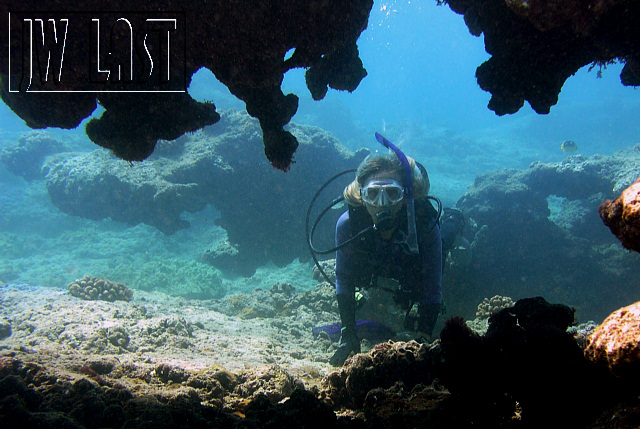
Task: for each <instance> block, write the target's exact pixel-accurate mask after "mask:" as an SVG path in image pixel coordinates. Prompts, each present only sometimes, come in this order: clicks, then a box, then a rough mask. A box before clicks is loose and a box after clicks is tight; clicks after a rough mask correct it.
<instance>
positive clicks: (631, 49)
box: [439, 0, 640, 115]
mask: <svg viewBox="0 0 640 429" xmlns="http://www.w3.org/2000/svg"><path fill="white" fill-rule="evenodd" d="M439 1H440V2H442V3H447V4H448V5H449V7H450V8H451V9H452V10H453V11H454V12H456V13H458V14H461V15H464V21H465V23H466V24H467V27H469V31H470V32H471V34H473V35H475V36H480V34H482V33H484V40H485V49H486V51H487V52H488V53H489V54H491V58H490V59H489V60H487V61H486V62H485V63H483V64H482V65H481V66H480V67H478V69H477V70H476V78H477V80H478V84H479V85H480V87H481V88H482V89H484V90H485V91H488V92H490V93H491V94H492V97H491V100H490V101H489V109H491V110H493V111H495V112H496V114H498V115H504V114H507V113H515V112H517V111H518V110H520V108H521V107H522V106H523V105H524V102H525V100H526V101H528V102H529V104H530V105H531V107H532V108H533V110H535V111H536V112H537V113H541V114H546V113H549V111H550V108H551V106H553V105H555V104H556V103H557V102H558V94H559V93H560V90H561V89H562V86H563V85H564V82H565V81H566V80H567V79H568V78H569V77H570V76H572V75H573V74H574V73H575V72H576V71H578V69H580V68H581V67H583V66H585V65H588V64H593V65H594V66H600V67H606V65H607V64H609V63H611V62H613V61H620V62H621V63H623V64H625V66H624V68H623V69H622V72H621V75H620V79H621V81H622V84H623V85H628V86H638V85H640V33H639V32H638V31H639V30H638V29H639V28H640V3H638V2H637V1H633V0H604V1H596V0H588V1H582V0H570V1H566V0H551V1H549V0H439Z"/></svg>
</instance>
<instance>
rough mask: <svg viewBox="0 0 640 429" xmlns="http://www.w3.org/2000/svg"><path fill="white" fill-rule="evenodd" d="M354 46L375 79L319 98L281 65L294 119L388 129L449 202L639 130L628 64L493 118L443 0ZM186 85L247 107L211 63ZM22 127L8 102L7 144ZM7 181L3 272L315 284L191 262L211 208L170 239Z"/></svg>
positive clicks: (3, 120)
mask: <svg viewBox="0 0 640 429" xmlns="http://www.w3.org/2000/svg"><path fill="white" fill-rule="evenodd" d="M358 46H359V49H360V58H361V59H362V61H363V63H364V66H365V68H366V69H367V71H368V76H367V77H366V78H365V79H364V80H363V81H362V82H361V84H360V86H359V87H358V88H357V89H356V90H355V91H354V92H353V93H348V92H338V91H334V90H330V91H329V93H328V95H327V96H326V98H325V99H324V100H322V101H313V100H312V99H311V97H310V95H309V92H308V90H307V89H306V86H305V85H304V72H305V70H292V71H289V72H288V73H287V74H286V76H285V80H284V83H283V85H282V87H283V91H284V92H285V93H289V92H292V93H295V94H297V95H298V96H299V97H300V105H299V111H298V113H297V115H296V116H294V118H293V122H298V123H303V124H309V125H317V126H320V127H322V128H324V129H326V130H328V131H330V132H332V133H333V134H334V135H335V136H336V137H338V138H339V139H340V140H341V141H342V142H343V143H344V144H345V145H346V146H347V147H349V148H350V149H357V148H358V147H363V146H364V147H369V148H371V149H373V150H378V149H380V147H379V145H378V144H377V142H376V141H375V139H374V138H373V133H374V132H375V131H379V132H382V133H383V134H385V135H386V137H388V138H389V139H390V140H392V141H394V142H395V143H396V144H398V145H399V146H400V147H401V148H402V149H403V150H404V151H405V152H406V153H407V154H408V155H410V156H413V157H414V158H416V159H418V160H420V161H422V162H423V164H424V165H425V166H426V167H427V169H428V170H429V172H430V177H431V182H432V190H433V193H434V194H436V195H438V196H440V197H441V198H442V199H443V201H444V202H445V204H447V205H453V204H455V201H456V200H457V199H458V198H459V197H460V196H461V195H462V194H463V193H464V191H465V190H466V188H467V186H469V185H470V184H471V183H472V182H473V179H474V177H475V175H476V174H478V173H482V172H486V171H490V170H494V169H498V168H505V167H508V168H527V166H528V165H529V164H530V163H531V162H533V161H545V162H551V161H559V160H561V159H563V158H564V157H565V156H566V154H564V153H563V152H562V151H561V150H560V144H561V143H562V142H563V141H564V140H574V141H575V142H577V144H578V148H579V150H578V153H580V154H584V155H587V156H589V155H593V154H596V153H600V154H612V153H614V152H617V151H620V150H622V149H625V148H628V147H631V146H633V145H635V144H636V143H638V142H639V141H640V139H639V138H638V136H639V135H640V121H638V120H637V118H638V117H640V97H638V95H639V94H638V90H637V89H633V88H630V87H624V86H622V84H621V83H620V80H619V74H620V70H621V68H622V66H620V65H611V66H608V67H607V69H606V70H603V73H602V78H597V76H596V70H597V69H594V70H593V71H591V72H589V71H588V70H587V69H588V67H585V68H583V69H581V70H579V71H578V72H577V73H576V75H575V76H573V77H572V78H570V79H569V80H568V81H567V82H566V84H565V85H564V87H563V88H562V92H561V94H560V98H559V102H558V104H557V105H556V106H553V107H552V108H551V113H550V114H548V115H538V114H536V113H535V112H534V111H533V110H532V109H531V108H530V107H529V106H528V104H525V106H524V107H523V108H522V109H521V110H520V111H519V112H518V113H516V114H514V115H507V116H503V117H498V116H496V115H495V114H494V113H493V112H492V111H490V110H489V109H488V108H487V107H486V106H487V103H488V101H489V98H490V94H489V93H486V92H484V91H482V90H481V89H480V88H479V87H478V85H477V83H476V81H475V70H476V67H478V66H479V65H480V64H481V63H482V62H483V61H485V60H486V59H487V58H488V57H489V56H488V54H486V52H485V51H484V41H483V38H482V37H479V38H478V37H474V36H472V35H471V34H469V32H468V30H467V28H466V26H465V24H464V22H463V18H462V16H460V15H457V14H455V13H453V12H452V11H451V10H450V9H449V8H448V7H446V6H441V7H440V6H436V5H435V2H430V1H429V2H425V1H410V2H409V1H391V2H382V1H376V2H375V4H374V7H373V10H372V12H371V16H370V20H369V26H368V28H367V29H366V30H365V31H364V32H363V34H362V36H361V37H360V39H359V41H358ZM190 93H191V94H192V96H193V97H194V98H196V99H199V100H212V101H214V103H215V104H216V106H217V108H218V110H226V109H230V108H236V109H243V108H244V105H243V103H242V102H240V101H239V100H237V99H235V98H234V97H233V96H232V95H230V93H229V91H228V90H227V89H226V87H224V86H223V85H221V84H220V83H219V82H217V81H216V80H215V78H214V77H213V75H212V74H211V73H210V72H208V71H206V70H201V71H200V72H198V74H197V75H196V76H195V77H194V79H193V82H192V85H191V87H190ZM99 114H100V112H99V111H98V112H94V115H99ZM84 123H86V121H85V122H84ZM84 123H83V124H82V125H81V126H80V127H78V129H76V130H55V129H50V130H48V131H49V132H51V133H52V134H54V135H55V136H56V138H58V139H59V140H61V141H74V142H76V144H77V146H76V147H77V148H82V150H93V149H95V148H97V147H96V146H95V145H92V144H91V143H90V142H89V141H88V139H87V138H86V135H85V134H84ZM26 131H29V129H28V127H26V126H25V125H24V123H23V121H22V120H21V119H20V118H18V117H17V116H16V115H15V114H14V113H13V112H11V110H10V109H8V108H7V106H5V105H4V104H0V149H2V148H3V147H6V146H9V145H11V144H15V141H16V139H17V138H18V137H19V136H20V134H22V133H24V132H26ZM302 167H303V166H301V165H299V164H296V165H294V166H293V168H302ZM0 181H1V184H0V186H1V187H0V201H2V205H3V210H2V213H1V214H0V255H1V256H0V281H4V282H7V283H27V284H39V285H45V286H57V287H64V286H66V284H67V283H68V282H70V281H72V280H73V279H74V278H76V277H82V276H83V275H85V274H90V275H101V276H105V277H108V276H109V275H118V276H120V277H119V279H118V281H122V282H126V281H127V279H129V280H130V281H131V282H138V283H139V284H143V285H144V288H154V285H155V287H156V288H159V289H163V288H164V289H168V290H169V289H171V287H175V284H176V283H178V284H182V287H183V289H185V288H187V289H188V288H197V287H198V286H197V285H198V284H201V283H203V282H209V283H215V284H217V285H219V286H220V287H222V288H225V290H233V289H234V288H235V289H241V288H248V287H252V286H249V285H256V284H258V285H265V284H271V283H273V282H274V281H276V280H278V281H289V280H288V279H286V278H284V279H283V276H290V277H292V278H294V280H295V281H297V282H298V284H302V285H305V287H308V286H309V285H310V284H312V282H311V280H309V279H307V278H306V277H305V276H306V275H307V272H308V266H306V265H304V264H297V263H294V264H293V265H292V266H290V267H288V268H287V269H286V270H284V271H277V270H276V269H275V268H274V267H265V268H264V269H263V270H259V272H258V273H257V274H256V276H257V277H256V278H255V279H254V280H253V281H245V280H242V279H234V278H228V277H226V276H225V275H223V274H221V273H219V272H217V271H215V270H214V269H213V268H212V267H209V266H203V265H201V264H198V263H197V262H195V259H196V258H195V257H194V255H197V254H198V252H200V251H202V249H203V248H204V247H206V245H207V244H210V243H212V242H215V241H216V240H220V239H221V237H223V236H224V231H221V230H220V229H219V228H217V227H213V226H212V223H211V221H210V218H211V217H212V216H215V209H213V208H210V209H208V212H207V213H208V214H205V213H201V214H194V215H191V216H192V221H193V224H194V226H193V227H192V228H191V229H190V230H187V231H183V232H181V233H179V234H176V235H175V236H171V237H166V236H163V235H162V234H161V233H159V232H158V231H157V230H155V229H154V228H152V227H148V226H145V225H140V226H137V227H134V228H128V227H125V226H123V225H119V224H116V223H114V222H111V221H108V220H107V221H101V222H93V221H88V220H84V219H78V218H73V217H70V216H67V215H64V214H62V213H61V212H59V211H58V210H57V209H56V208H55V207H53V206H52V205H51V203H50V202H48V198H47V194H46V189H45V188H44V185H43V183H41V182H36V183H27V182H25V181H24V180H22V179H21V178H17V177H15V176H13V175H11V174H10V173H9V172H7V171H6V170H4V168H3V167H1V166H0ZM167 261H168V262H167ZM185 261H187V262H185ZM159 266H162V267H163V269H164V271H158V267H159ZM167 267H169V268H167ZM172 267H173V268H172ZM172 270H173V271H172ZM134 271H135V273H134ZM154 275H156V276H158V277H162V278H161V279H153V276H154Z"/></svg>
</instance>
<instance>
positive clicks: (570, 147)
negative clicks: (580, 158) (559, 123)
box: [560, 140, 578, 153]
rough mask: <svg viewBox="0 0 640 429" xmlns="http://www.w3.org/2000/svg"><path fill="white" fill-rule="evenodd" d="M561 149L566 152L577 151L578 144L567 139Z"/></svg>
mask: <svg viewBox="0 0 640 429" xmlns="http://www.w3.org/2000/svg"><path fill="white" fill-rule="evenodd" d="M560 149H562V151H563V152H565V153H570V152H575V151H577V150H578V145H577V144H576V142H574V141H573V140H565V142H564V143H562V144H561V145H560Z"/></svg>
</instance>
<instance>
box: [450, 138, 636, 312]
mask: <svg viewBox="0 0 640 429" xmlns="http://www.w3.org/2000/svg"><path fill="white" fill-rule="evenodd" d="M638 162H640V146H636V147H633V148H631V149H628V150H626V151H621V152H619V153H616V154H614V155H611V156H602V155H594V156H592V157H584V156H572V157H568V158H566V159H565V160H564V161H562V162H557V163H540V162H536V163H533V164H531V166H530V167H529V168H528V169H526V170H498V171H493V172H489V173H486V174H482V175H479V176H478V177H477V178H476V180H475V182H474V184H473V185H472V186H471V187H469V189H468V190H467V192H466V193H465V194H464V195H463V196H462V197H461V198H460V199H459V200H458V202H457V207H458V208H459V209H461V210H462V211H463V212H464V213H465V216H466V217H467V218H468V220H469V222H467V230H466V231H465V236H466V237H473V240H472V243H471V244H472V249H473V259H472V261H471V264H470V265H469V266H461V267H459V268H457V269H455V270H452V269H448V267H445V270H446V272H445V276H444V278H445V279H446V283H445V291H444V293H445V297H446V300H447V307H448V308H449V310H450V311H452V312H453V314H460V315H463V316H466V317H468V318H472V317H473V315H475V313H476V308H475V305H474V303H477V302H480V301H481V300H482V299H483V298H484V297H487V296H493V295H495V294H498V295H502V296H510V297H512V298H513V299H514V300H515V299H518V298H522V297H526V296H538V295H540V296H544V297H545V298H547V299H552V300H555V301H558V302H565V303H567V304H570V305H571V306H573V307H575V308H576V309H577V310H578V316H579V318H580V319H581V320H582V321H586V320H603V319H604V318H605V317H606V316H607V315H608V314H610V313H611V311H613V310H614V309H615V308H619V307H621V306H624V305H627V304H628V303H629V302H634V301H635V300H636V293H635V290H637V288H638V287H639V286H640V283H639V281H640V279H638V277H637V276H636V275H635V274H634V273H635V271H636V267H637V262H638V259H637V258H638V256H637V255H636V254H634V253H629V252H627V251H626V250H624V249H623V248H622V246H620V245H619V244H618V243H617V240H616V239H615V237H614V236H613V235H611V234H610V232H609V231H608V229H607V228H606V227H605V226H604V225H603V224H602V222H601V220H600V218H599V216H598V215H597V210H598V206H599V205H600V202H601V201H603V200H604V199H606V198H610V197H611V196H613V195H615V193H617V192H620V191H621V190H622V189H624V188H626V187H627V186H629V184H630V183H631V182H633V180H635V178H636V177H637V165H638ZM578 206H579V210H578V209H576V207H578ZM603 285H606V286H603ZM596 297H597V298H596Z"/></svg>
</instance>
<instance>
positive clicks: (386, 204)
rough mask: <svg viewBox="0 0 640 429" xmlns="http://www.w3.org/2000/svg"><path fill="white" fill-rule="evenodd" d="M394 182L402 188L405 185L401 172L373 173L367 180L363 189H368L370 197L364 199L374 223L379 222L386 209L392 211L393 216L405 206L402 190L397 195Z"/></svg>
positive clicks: (364, 190)
mask: <svg viewBox="0 0 640 429" xmlns="http://www.w3.org/2000/svg"><path fill="white" fill-rule="evenodd" d="M394 182H395V184H397V185H399V186H400V188H402V187H403V184H402V178H401V177H400V174H398V173H396V172H390V171H383V172H379V173H376V174H373V175H371V176H369V177H367V179H366V180H365V182H364V186H363V187H362V190H363V192H366V191H367V190H368V191H369V195H370V198H363V201H364V205H365V207H366V208H367V212H369V215H370V216H371V219H372V220H373V223H377V220H378V215H379V214H380V213H382V212H385V211H386V212H390V213H391V215H392V216H395V215H396V213H398V211H399V210H400V209H401V208H402V207H403V205H404V197H403V194H402V191H401V192H400V194H399V195H397V190H396V189H395V185H394ZM367 188H371V189H367ZM363 197H364V196H363ZM367 199H368V200H369V202H368V201H367Z"/></svg>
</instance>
